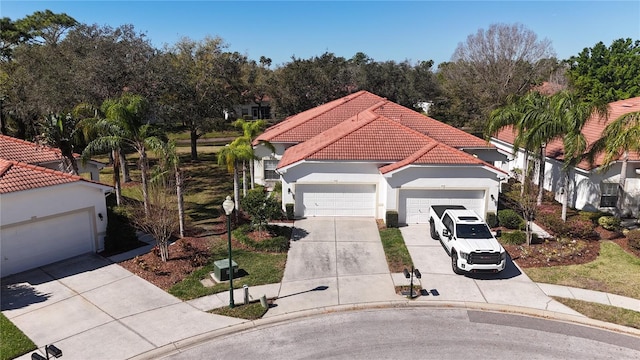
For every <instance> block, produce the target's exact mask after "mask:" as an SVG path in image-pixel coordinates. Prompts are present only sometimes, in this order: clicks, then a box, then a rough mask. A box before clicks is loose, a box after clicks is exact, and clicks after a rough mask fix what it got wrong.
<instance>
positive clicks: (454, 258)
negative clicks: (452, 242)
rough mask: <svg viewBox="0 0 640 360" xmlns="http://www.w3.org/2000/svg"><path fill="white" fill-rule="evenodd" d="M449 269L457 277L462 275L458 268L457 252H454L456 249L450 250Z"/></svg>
mask: <svg viewBox="0 0 640 360" xmlns="http://www.w3.org/2000/svg"><path fill="white" fill-rule="evenodd" d="M451 269H452V270H453V272H454V273H456V274H457V275H462V274H464V271H462V270H460V268H459V267H458V252H457V251H456V249H451Z"/></svg>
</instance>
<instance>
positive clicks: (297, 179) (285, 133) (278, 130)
mask: <svg viewBox="0 0 640 360" xmlns="http://www.w3.org/2000/svg"><path fill="white" fill-rule="evenodd" d="M261 141H268V142H269V143H271V145H273V146H274V147H275V152H272V151H271V150H269V149H268V147H266V146H264V145H262V144H260V142H261ZM254 147H255V153H256V155H257V156H258V157H259V158H260V161H256V165H255V174H256V175H255V177H256V182H257V183H261V184H264V185H267V186H270V187H271V186H273V185H274V184H275V183H277V182H280V183H281V184H282V197H283V209H284V208H285V207H286V204H288V203H290V204H294V212H295V215H296V216H297V217H310V216H370V217H375V218H377V219H385V218H386V213H387V211H397V212H398V217H399V222H400V223H404V224H406V223H427V222H428V220H429V218H428V216H429V214H428V209H429V206H430V205H432V204H462V205H465V206H467V207H468V208H470V209H474V210H476V211H477V212H478V213H479V214H480V215H481V216H485V215H486V213H487V212H495V211H496V207H497V199H498V192H499V189H500V182H501V181H503V180H504V179H506V177H507V174H506V173H505V172H504V171H502V170H500V169H498V168H496V167H494V166H493V165H491V164H490V163H491V162H494V161H498V160H504V156H503V155H501V154H499V153H498V151H497V149H496V148H495V147H494V146H493V145H491V144H489V143H487V142H486V141H485V140H483V139H480V138H477V137H475V136H473V135H471V134H468V133H466V132H464V131H462V130H459V129H456V128H453V127H451V126H449V125H446V124H444V123H442V122H439V121H437V120H435V119H432V118H429V117H427V116H424V115H422V114H420V113H418V112H416V111H413V110H411V109H408V108H406V107H403V106H400V105H398V104H395V103H393V102H391V101H388V100H386V99H384V98H381V97H379V96H377V95H375V94H372V93H369V92H367V91H359V92H357V93H353V94H351V95H348V96H345V97H343V98H340V99H337V100H334V101H331V102H329V103H326V104H324V105H321V106H318V107H316V108H313V109H310V110H307V111H305V112H302V113H300V114H297V115H294V116H291V117H289V118H287V119H285V120H284V121H282V122H280V123H278V124H277V125H275V126H272V127H270V128H268V129H267V130H265V132H264V133H263V134H261V135H260V136H259V137H258V138H257V139H256V141H255V143H254Z"/></svg>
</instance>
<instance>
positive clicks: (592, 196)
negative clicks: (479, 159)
mask: <svg viewBox="0 0 640 360" xmlns="http://www.w3.org/2000/svg"><path fill="white" fill-rule="evenodd" d="M636 111H640V97H636V98H631V99H627V100H621V101H616V102H613V103H610V104H609V114H608V117H607V118H606V119H605V118H601V117H598V116H594V117H592V118H591V119H589V121H588V122H587V123H586V124H585V126H584V128H583V130H582V132H583V134H584V136H585V138H586V140H587V144H588V145H589V146H590V145H591V144H593V143H594V142H595V141H596V140H598V139H599V138H600V136H601V134H602V132H603V130H604V128H605V127H606V126H607V124H609V123H610V122H612V121H613V120H615V119H616V118H618V117H620V116H621V115H624V114H626V113H630V112H636ZM515 136H516V134H515V133H514V131H513V129H512V128H505V129H503V130H502V131H500V132H499V133H498V134H497V135H496V136H495V137H493V138H492V139H491V143H492V144H493V145H495V146H496V148H497V149H498V151H500V152H501V153H502V154H504V155H505V156H506V157H508V159H507V160H506V161H497V162H495V163H494V165H495V166H496V167H499V168H501V169H502V170H503V171H505V172H508V173H510V174H511V176H515V172H517V170H516V169H524V167H525V166H524V165H525V164H524V161H525V160H524V159H525V153H524V151H523V150H522V149H517V151H516V152H514V151H513V150H514V149H513V142H514V139H515ZM603 157H604V156H603V155H602V154H601V155H600V156H598V157H597V158H596V159H595V161H594V163H593V164H590V163H589V162H587V161H582V162H580V163H579V164H578V165H577V166H576V167H575V168H574V169H572V171H570V173H569V189H566V190H568V192H567V194H568V196H569V198H568V205H569V206H570V207H573V208H576V209H579V210H587V211H606V212H611V213H616V211H617V209H616V204H617V202H618V193H619V192H618V183H619V180H620V171H621V165H622V162H621V161H620V159H618V161H616V162H615V163H614V164H613V165H612V166H611V167H610V168H609V169H606V170H605V171H603V170H604V169H603V168H602V164H603ZM529 159H530V162H531V163H530V166H535V164H534V160H533V159H534V157H533V156H530V157H529ZM563 159H564V158H563V146H562V140H561V139H558V140H554V141H553V142H551V143H549V144H547V148H546V157H545V182H544V188H545V189H546V190H548V191H551V192H553V193H554V194H555V198H556V200H557V201H559V202H562V201H563V196H564V195H563V194H564V191H565V189H564V188H563V186H564V183H563V178H562V166H563ZM534 168H535V169H539V167H534ZM536 171H537V170H536ZM537 179H538V177H537V176H535V177H534V181H536V182H537ZM623 194H624V195H623V196H624V208H623V209H620V214H622V215H623V216H630V215H633V216H638V215H639V213H640V154H636V153H630V154H629V158H628V165H627V172H626V181H625V188H624V192H623Z"/></svg>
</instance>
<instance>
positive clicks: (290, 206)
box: [284, 203, 295, 220]
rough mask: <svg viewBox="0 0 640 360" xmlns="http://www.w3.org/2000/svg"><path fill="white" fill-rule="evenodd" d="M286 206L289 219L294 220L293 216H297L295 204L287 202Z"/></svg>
mask: <svg viewBox="0 0 640 360" xmlns="http://www.w3.org/2000/svg"><path fill="white" fill-rule="evenodd" d="M284 207H285V210H286V212H287V220H293V218H294V217H295V212H294V211H293V204H292V203H287V204H285V205H284Z"/></svg>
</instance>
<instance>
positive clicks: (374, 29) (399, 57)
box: [0, 0, 640, 65]
mask: <svg viewBox="0 0 640 360" xmlns="http://www.w3.org/2000/svg"><path fill="white" fill-rule="evenodd" d="M46 9H49V10H51V11H53V12H55V13H66V14H68V15H70V16H71V17H73V18H75V19H76V20H77V21H79V22H81V23H85V24H98V25H109V26H112V27H117V26H120V25H124V24H132V25H133V26H134V28H135V29H136V31H138V32H140V33H143V34H145V35H146V36H147V37H148V39H149V40H150V41H151V43H152V44H153V45H154V47H156V48H162V47H163V46H165V45H169V46H171V45H173V44H175V43H176V42H177V41H178V40H180V39H181V38H182V37H188V38H190V39H193V40H201V39H204V38H205V37H206V36H213V37H215V36H219V37H221V38H222V39H223V40H224V42H225V43H226V44H227V45H228V50H230V51H238V52H240V53H242V54H245V55H247V56H248V57H249V58H250V59H254V60H259V58H260V57H261V56H266V57H268V58H271V59H272V61H273V65H282V64H285V63H287V62H289V61H291V59H292V57H295V58H298V59H309V58H311V57H314V56H320V55H322V54H323V53H325V52H331V53H333V54H335V55H336V56H342V57H344V58H347V59H349V58H351V57H353V55H355V54H356V53H357V52H363V53H365V54H366V55H368V56H369V57H370V58H372V59H373V60H375V61H388V60H393V61H396V62H401V61H405V60H408V61H409V62H411V63H412V64H415V63H417V62H419V61H426V60H433V61H434V63H435V64H436V65H437V64H439V63H441V62H445V61H449V60H450V59H451V55H453V53H454V51H455V49H456V47H457V46H458V44H459V43H462V42H464V41H466V39H467V37H468V36H469V35H473V34H475V33H476V32H477V31H478V30H479V29H487V28H488V27H489V26H490V25H491V24H496V23H503V24H514V23H519V24H522V25H524V26H525V27H526V28H528V29H529V30H531V31H533V32H534V33H536V35H537V36H538V37H539V39H545V38H546V39H549V40H550V41H551V44H552V47H553V49H554V50H555V52H556V54H557V57H558V58H559V59H567V58H569V57H571V56H575V55H578V54H579V53H580V52H581V51H582V50H583V49H584V48H588V47H593V46H594V45H595V44H597V43H598V42H600V41H602V42H603V43H604V44H605V45H607V46H609V45H611V43H612V42H613V41H614V40H616V39H620V38H632V39H633V40H640V0H629V1H563V0H559V1H455V0H451V1H428V0H423V1H400V0H399V1H371V0H368V1H365V0H362V1H337V0H336V1H326V0H325V1H267V0H263V1H242V0H236V1H220V0H200V1H163V0H153V1H152V0H147V1H117V0H112V1H92V0H75V1H28V0H2V1H1V2H0V16H2V17H9V18H10V19H12V20H17V19H20V18H23V17H25V16H27V15H30V14H32V13H33V12H35V11H42V10H46Z"/></svg>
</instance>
